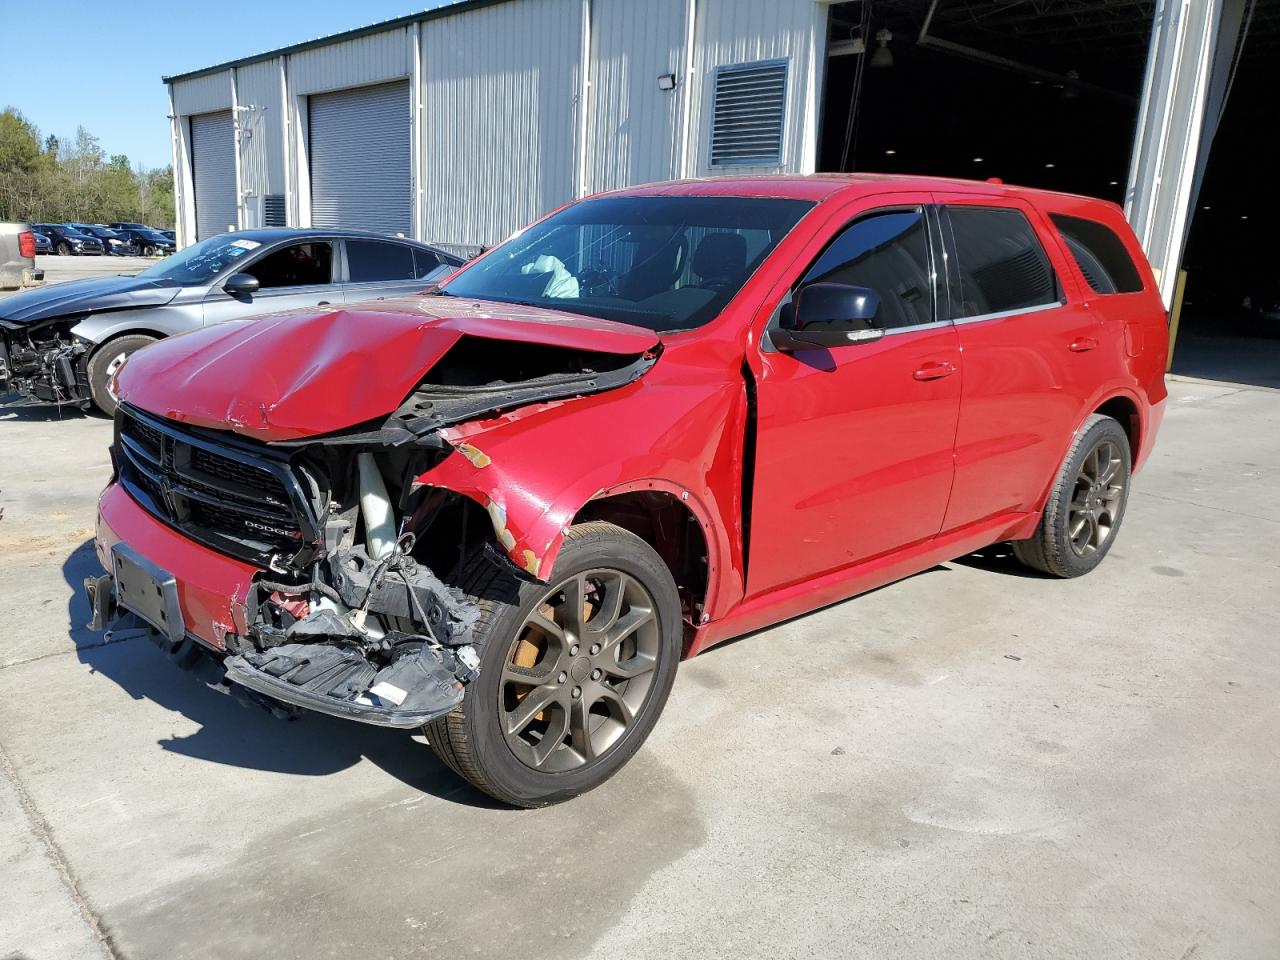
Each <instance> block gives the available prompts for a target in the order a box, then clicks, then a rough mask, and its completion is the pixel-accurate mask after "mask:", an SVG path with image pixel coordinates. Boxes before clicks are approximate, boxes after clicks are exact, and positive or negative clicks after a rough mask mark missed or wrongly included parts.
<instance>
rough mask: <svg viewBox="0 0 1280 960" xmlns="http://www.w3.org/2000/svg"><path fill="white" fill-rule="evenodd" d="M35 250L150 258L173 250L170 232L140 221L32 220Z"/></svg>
mask: <svg viewBox="0 0 1280 960" xmlns="http://www.w3.org/2000/svg"><path fill="white" fill-rule="evenodd" d="M31 229H32V231H33V232H34V233H35V235H36V244H37V252H39V253H53V254H57V255H59V256H63V257H80V256H85V257H99V256H119V257H136V256H143V257H153V256H163V255H166V254H170V253H173V252H174V250H175V249H177V246H176V244H175V242H174V238H173V231H168V232H167V233H166V232H165V231H160V230H156V229H153V228H152V227H148V226H146V225H144V224H140V223H111V224H101V223H33V224H32V225H31Z"/></svg>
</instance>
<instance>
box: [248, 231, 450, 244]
mask: <svg viewBox="0 0 1280 960" xmlns="http://www.w3.org/2000/svg"><path fill="white" fill-rule="evenodd" d="M233 235H234V236H236V237H243V238H244V239H246V240H257V241H258V242H260V243H275V242H277V241H279V240H305V239H307V238H308V237H315V238H317V239H319V238H321V237H351V238H353V239H357V240H388V241H392V242H396V243H412V244H414V245H416V246H419V247H427V246H430V244H429V243H424V242H423V241H421V240H414V239H413V238H412V237H397V236H394V235H392V234H389V233H378V232H376V231H374V230H351V229H347V228H341V227H334V228H330V229H321V228H319V227H255V228H253V229H250V230H236V231H235V233H234V234H233Z"/></svg>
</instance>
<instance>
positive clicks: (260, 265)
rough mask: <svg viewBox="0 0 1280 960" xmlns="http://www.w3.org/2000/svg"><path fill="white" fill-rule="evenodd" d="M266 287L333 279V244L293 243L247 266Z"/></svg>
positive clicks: (307, 283) (262, 285) (313, 283)
mask: <svg viewBox="0 0 1280 960" xmlns="http://www.w3.org/2000/svg"><path fill="white" fill-rule="evenodd" d="M245 273H250V274H253V276H255V277H257V278H258V283H259V285H260V286H261V287H262V289H264V290H267V289H270V288H273V287H312V286H318V285H320V284H325V283H332V282H333V244H330V243H318V242H316V241H310V242H308V243H291V244H289V246H287V247H282V248H281V249H279V250H276V251H275V252H274V253H269V254H267V255H266V256H265V257H263V258H262V259H261V260H259V261H258V262H257V263H254V264H250V265H249V266H248V267H246V268H245Z"/></svg>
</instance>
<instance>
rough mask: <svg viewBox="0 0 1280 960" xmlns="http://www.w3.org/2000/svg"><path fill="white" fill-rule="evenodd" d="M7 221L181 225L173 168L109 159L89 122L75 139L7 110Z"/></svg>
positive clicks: (1, 200) (3, 124) (2, 140)
mask: <svg viewBox="0 0 1280 960" xmlns="http://www.w3.org/2000/svg"><path fill="white" fill-rule="evenodd" d="M0 220H26V221H28V222H32V223H66V222H79V223H110V222H115V221H134V222H138V223H145V224H148V225H150V226H154V227H172V226H173V168H172V167H164V168H161V169H154V170H148V169H147V168H145V167H144V166H142V165H141V164H137V165H134V164H131V163H130V162H129V158H128V157H127V156H125V155H124V154H114V155H112V156H107V155H106V154H105V153H104V152H103V150H102V147H101V145H100V144H99V143H98V138H97V137H95V136H94V135H93V134H91V133H89V131H88V130H86V129H85V128H84V127H78V128H77V129H76V135H75V138H74V139H73V140H71V141H70V142H63V141H61V140H59V139H58V138H57V137H55V136H53V135H52V134H50V135H49V136H47V137H44V138H43V139H42V138H41V136H40V131H39V130H38V129H36V127H35V125H34V124H32V123H31V122H30V121H29V120H27V118H26V117H24V116H23V115H22V114H21V113H20V112H19V111H18V110H16V109H14V108H13V107H6V108H5V109H4V111H3V112H0Z"/></svg>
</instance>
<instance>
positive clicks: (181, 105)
mask: <svg viewBox="0 0 1280 960" xmlns="http://www.w3.org/2000/svg"><path fill="white" fill-rule="evenodd" d="M230 107H231V71H230V70H222V71H220V72H218V73H210V74H206V75H205V76H203V77H192V78H191V79H190V80H179V81H177V82H176V83H174V84H173V109H174V110H175V111H177V113H178V115H179V116H189V115H191V114H196V113H212V112H213V111H215V110H228V109H230Z"/></svg>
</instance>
